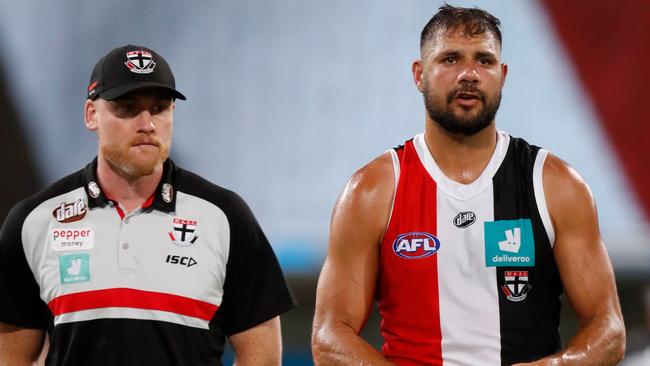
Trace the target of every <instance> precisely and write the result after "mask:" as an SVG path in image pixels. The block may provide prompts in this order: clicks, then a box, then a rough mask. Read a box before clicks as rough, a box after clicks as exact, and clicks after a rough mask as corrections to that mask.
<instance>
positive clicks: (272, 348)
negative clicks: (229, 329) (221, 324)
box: [229, 316, 282, 366]
mask: <svg viewBox="0 0 650 366" xmlns="http://www.w3.org/2000/svg"><path fill="white" fill-rule="evenodd" d="M229 341H230V345H231V346H232V348H233V350H234V351H235V358H236V359H235V364H234V365H236V366H249V365H255V366H279V365H281V361H282V336H281V334H280V317H279V316H276V317H275V318H273V319H271V320H267V321H266V322H264V323H262V324H259V325H257V326H254V327H253V328H250V329H247V330H245V331H243V332H240V333H237V334H233V335H231V336H230V338H229Z"/></svg>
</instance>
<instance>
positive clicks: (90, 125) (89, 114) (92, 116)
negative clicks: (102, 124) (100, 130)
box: [84, 99, 97, 131]
mask: <svg viewBox="0 0 650 366" xmlns="http://www.w3.org/2000/svg"><path fill="white" fill-rule="evenodd" d="M95 103H96V102H95V101H94V100H90V99H88V100H86V104H84V118H85V124H86V128H87V129H89V130H90V131H96V130H97V106H96V105H95Z"/></svg>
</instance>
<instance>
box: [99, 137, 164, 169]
mask: <svg viewBox="0 0 650 366" xmlns="http://www.w3.org/2000/svg"><path fill="white" fill-rule="evenodd" d="M136 142H137V139H134V141H131V142H129V143H128V144H111V143H108V142H106V141H103V142H101V143H100V144H99V150H100V152H101V154H102V155H103V156H104V158H105V159H106V160H107V161H108V162H110V163H111V164H112V165H114V166H115V167H117V168H119V169H120V170H122V171H123V172H125V173H126V174H128V175H129V176H131V177H134V178H139V177H144V176H147V175H150V174H153V173H154V172H155V171H156V168H158V167H159V166H161V165H162V163H163V162H164V161H165V160H167V157H168V156H169V145H167V144H164V143H158V144H157V147H158V149H157V150H155V151H145V152H142V151H141V152H137V153H136V154H137V155H136V154H134V153H133V152H131V151H129V150H130V149H131V146H133V144H134V143H136Z"/></svg>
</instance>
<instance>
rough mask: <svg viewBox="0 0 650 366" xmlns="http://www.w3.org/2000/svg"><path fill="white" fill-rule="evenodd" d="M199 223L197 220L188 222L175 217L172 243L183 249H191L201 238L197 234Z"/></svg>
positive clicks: (170, 234)
mask: <svg viewBox="0 0 650 366" xmlns="http://www.w3.org/2000/svg"><path fill="white" fill-rule="evenodd" d="M197 226H198V222H197V221H196V220H186V219H180V218H177V217H175V218H174V220H173V221H172V231H170V232H169V233H168V234H169V238H170V239H171V240H172V243H174V244H175V245H178V246H181V247H190V246H192V245H194V243H196V239H198V238H199V236H198V235H197V234H196V228H197Z"/></svg>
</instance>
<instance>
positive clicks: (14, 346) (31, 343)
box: [0, 323, 45, 366]
mask: <svg viewBox="0 0 650 366" xmlns="http://www.w3.org/2000/svg"><path fill="white" fill-rule="evenodd" d="M44 338H45V333H44V332H43V331H42V330H38V329H29V328H20V327H16V326H14V325H10V324H7V323H0V365H15V366H31V365H34V364H35V363H36V362H37V360H38V359H39V357H38V356H39V355H40V354H41V350H42V349H43V341H44Z"/></svg>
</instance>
